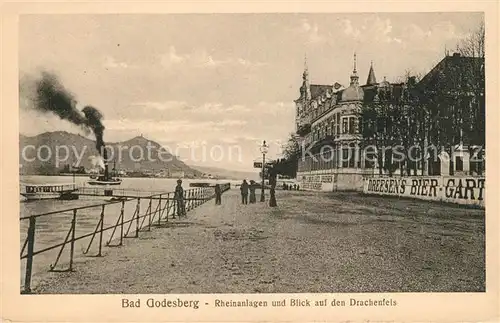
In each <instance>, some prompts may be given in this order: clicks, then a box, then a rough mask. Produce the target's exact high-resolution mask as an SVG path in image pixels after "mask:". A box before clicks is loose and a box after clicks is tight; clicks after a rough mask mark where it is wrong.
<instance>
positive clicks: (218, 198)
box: [215, 184, 222, 205]
mask: <svg viewBox="0 0 500 323" xmlns="http://www.w3.org/2000/svg"><path fill="white" fill-rule="evenodd" d="M221 203H222V191H221V189H220V185H219V184H215V205H221Z"/></svg>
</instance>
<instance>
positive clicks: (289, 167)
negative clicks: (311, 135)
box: [272, 134, 302, 178]
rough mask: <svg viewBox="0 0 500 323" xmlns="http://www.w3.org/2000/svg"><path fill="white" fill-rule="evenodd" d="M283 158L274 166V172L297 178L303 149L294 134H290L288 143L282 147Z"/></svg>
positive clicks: (275, 162)
mask: <svg viewBox="0 0 500 323" xmlns="http://www.w3.org/2000/svg"><path fill="white" fill-rule="evenodd" d="M282 149H283V153H282V155H283V158H281V159H278V160H276V161H274V162H272V164H273V166H272V167H273V171H274V172H275V173H276V174H279V175H283V176H288V177H291V178H295V177H296V176H297V167H298V163H299V160H300V157H301V154H302V149H301V147H300V144H299V142H298V140H297V137H296V136H295V135H294V134H290V137H289V138H288V141H287V142H286V143H285V144H284V145H283V146H282Z"/></svg>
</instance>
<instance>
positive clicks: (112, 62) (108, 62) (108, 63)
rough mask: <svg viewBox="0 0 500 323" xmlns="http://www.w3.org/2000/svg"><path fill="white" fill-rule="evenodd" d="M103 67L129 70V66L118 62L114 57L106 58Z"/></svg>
mask: <svg viewBox="0 0 500 323" xmlns="http://www.w3.org/2000/svg"><path fill="white" fill-rule="evenodd" d="M103 67H105V68H129V67H131V66H130V65H129V64H127V63H125V62H119V61H117V60H116V59H115V58H114V57H113V56H106V57H105V58H104V62H103Z"/></svg>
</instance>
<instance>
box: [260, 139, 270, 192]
mask: <svg viewBox="0 0 500 323" xmlns="http://www.w3.org/2000/svg"><path fill="white" fill-rule="evenodd" d="M268 149H269V146H268V145H267V144H266V141H265V140H264V141H263V142H262V146H260V152H261V153H262V188H261V190H260V201H261V202H264V201H265V200H266V198H265V196H264V178H265V176H264V175H265V169H266V154H267V151H268Z"/></svg>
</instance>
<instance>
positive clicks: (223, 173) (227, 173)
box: [191, 165, 259, 180]
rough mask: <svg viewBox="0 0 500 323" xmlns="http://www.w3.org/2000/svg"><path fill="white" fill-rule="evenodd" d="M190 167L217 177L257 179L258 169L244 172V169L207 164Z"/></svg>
mask: <svg viewBox="0 0 500 323" xmlns="http://www.w3.org/2000/svg"><path fill="white" fill-rule="evenodd" d="M191 167H193V168H195V169H197V170H199V171H200V172H202V173H205V174H211V175H212V176H215V177H218V178H224V179H234V180H243V179H248V180H250V179H253V180H259V172H258V171H256V172H244V171H237V170H230V169H224V168H218V167H207V166H198V165H191Z"/></svg>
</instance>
